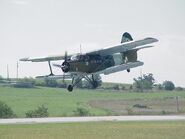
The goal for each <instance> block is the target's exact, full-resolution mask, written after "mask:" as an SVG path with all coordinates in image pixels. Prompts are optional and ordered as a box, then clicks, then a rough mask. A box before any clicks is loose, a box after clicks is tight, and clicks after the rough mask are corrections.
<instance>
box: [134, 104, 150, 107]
mask: <svg viewBox="0 0 185 139" xmlns="http://www.w3.org/2000/svg"><path fill="white" fill-rule="evenodd" d="M133 107H135V108H148V106H147V105H141V104H134V105H133Z"/></svg>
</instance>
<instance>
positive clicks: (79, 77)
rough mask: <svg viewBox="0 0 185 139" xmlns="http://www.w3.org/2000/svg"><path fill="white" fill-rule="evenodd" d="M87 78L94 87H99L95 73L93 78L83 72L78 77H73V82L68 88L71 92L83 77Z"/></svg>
mask: <svg viewBox="0 0 185 139" xmlns="http://www.w3.org/2000/svg"><path fill="white" fill-rule="evenodd" d="M83 78H84V79H85V80H87V81H88V82H89V83H91V84H92V87H93V89H95V88H97V87H98V82H97V81H96V80H95V79H94V75H93V74H92V78H90V77H89V76H87V75H86V74H85V75H84V74H81V75H79V76H77V77H76V78H73V79H72V84H70V85H68V87H67V90H68V91H69V92H72V91H73V87H74V86H76V85H77V84H78V83H79V82H80V81H81V80H82V79H83Z"/></svg>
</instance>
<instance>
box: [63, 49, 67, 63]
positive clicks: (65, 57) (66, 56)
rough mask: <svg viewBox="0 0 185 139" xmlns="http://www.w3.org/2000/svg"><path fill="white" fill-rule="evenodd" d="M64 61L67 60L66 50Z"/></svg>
mask: <svg viewBox="0 0 185 139" xmlns="http://www.w3.org/2000/svg"><path fill="white" fill-rule="evenodd" d="M64 60H65V61H67V51H65V59H64Z"/></svg>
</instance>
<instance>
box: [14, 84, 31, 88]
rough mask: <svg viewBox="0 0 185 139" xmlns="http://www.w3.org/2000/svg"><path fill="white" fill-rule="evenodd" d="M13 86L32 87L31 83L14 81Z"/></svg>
mask: <svg viewBox="0 0 185 139" xmlns="http://www.w3.org/2000/svg"><path fill="white" fill-rule="evenodd" d="M13 87H15V88H34V84H33V83H16V84H14V85H13Z"/></svg>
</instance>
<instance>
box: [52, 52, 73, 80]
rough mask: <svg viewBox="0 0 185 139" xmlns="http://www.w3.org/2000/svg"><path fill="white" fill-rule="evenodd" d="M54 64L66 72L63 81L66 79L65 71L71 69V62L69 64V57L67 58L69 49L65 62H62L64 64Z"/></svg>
mask: <svg viewBox="0 0 185 139" xmlns="http://www.w3.org/2000/svg"><path fill="white" fill-rule="evenodd" d="M53 66H55V67H58V68H61V69H62V71H63V73H64V74H63V81H64V78H65V73H67V72H68V71H69V70H70V64H69V62H68V59H67V51H65V56H64V62H63V63H62V65H60V64H53Z"/></svg>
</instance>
